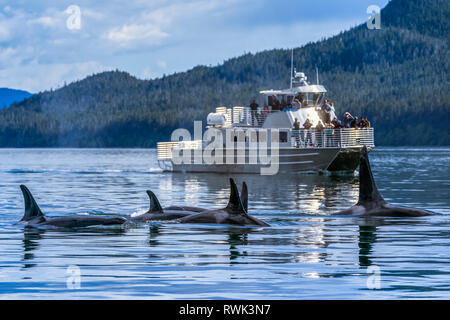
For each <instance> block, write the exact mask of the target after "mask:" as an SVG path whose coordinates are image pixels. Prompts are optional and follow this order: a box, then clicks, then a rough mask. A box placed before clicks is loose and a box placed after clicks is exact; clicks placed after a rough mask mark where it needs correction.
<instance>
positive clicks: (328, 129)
mask: <svg viewBox="0 0 450 320" xmlns="http://www.w3.org/2000/svg"><path fill="white" fill-rule="evenodd" d="M335 118H336V117H335ZM333 129H334V125H333V123H331V122H327V123H326V124H325V131H324V135H325V145H324V147H332V146H335V145H333V136H334V130H333Z"/></svg>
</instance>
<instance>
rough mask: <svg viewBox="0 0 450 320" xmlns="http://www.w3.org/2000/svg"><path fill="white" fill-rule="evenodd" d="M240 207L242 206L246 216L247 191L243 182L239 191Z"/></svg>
mask: <svg viewBox="0 0 450 320" xmlns="http://www.w3.org/2000/svg"><path fill="white" fill-rule="evenodd" d="M241 198H242V205H243V206H244V209H245V212H246V213H247V214H248V189H247V184H246V183H245V181H244V182H243V183H242V191H241Z"/></svg>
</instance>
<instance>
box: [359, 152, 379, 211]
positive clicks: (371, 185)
mask: <svg viewBox="0 0 450 320" xmlns="http://www.w3.org/2000/svg"><path fill="white" fill-rule="evenodd" d="M369 202H372V203H377V204H384V203H386V201H384V199H383V197H382V196H381V194H380V192H379V191H378V188H377V185H376V183H375V180H374V178H373V175H372V170H371V168H370V162H369V154H368V152H367V148H366V146H364V147H363V149H362V150H361V155H360V164H359V201H358V204H361V205H364V204H365V203H369Z"/></svg>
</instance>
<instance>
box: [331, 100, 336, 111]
mask: <svg viewBox="0 0 450 320" xmlns="http://www.w3.org/2000/svg"><path fill="white" fill-rule="evenodd" d="M330 111H331V112H333V113H335V112H336V109H335V108H334V102H331V103H330Z"/></svg>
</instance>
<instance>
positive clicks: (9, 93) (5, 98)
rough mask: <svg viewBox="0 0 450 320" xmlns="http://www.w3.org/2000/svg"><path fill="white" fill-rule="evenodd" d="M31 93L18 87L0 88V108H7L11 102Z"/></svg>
mask: <svg viewBox="0 0 450 320" xmlns="http://www.w3.org/2000/svg"><path fill="white" fill-rule="evenodd" d="M32 95H33V94H32V93H30V92H28V91H25V90H18V89H11V88H0V108H5V107H6V108H8V107H9V106H10V105H11V103H13V102H20V101H22V100H24V99H26V98H28V97H30V96H32Z"/></svg>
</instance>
